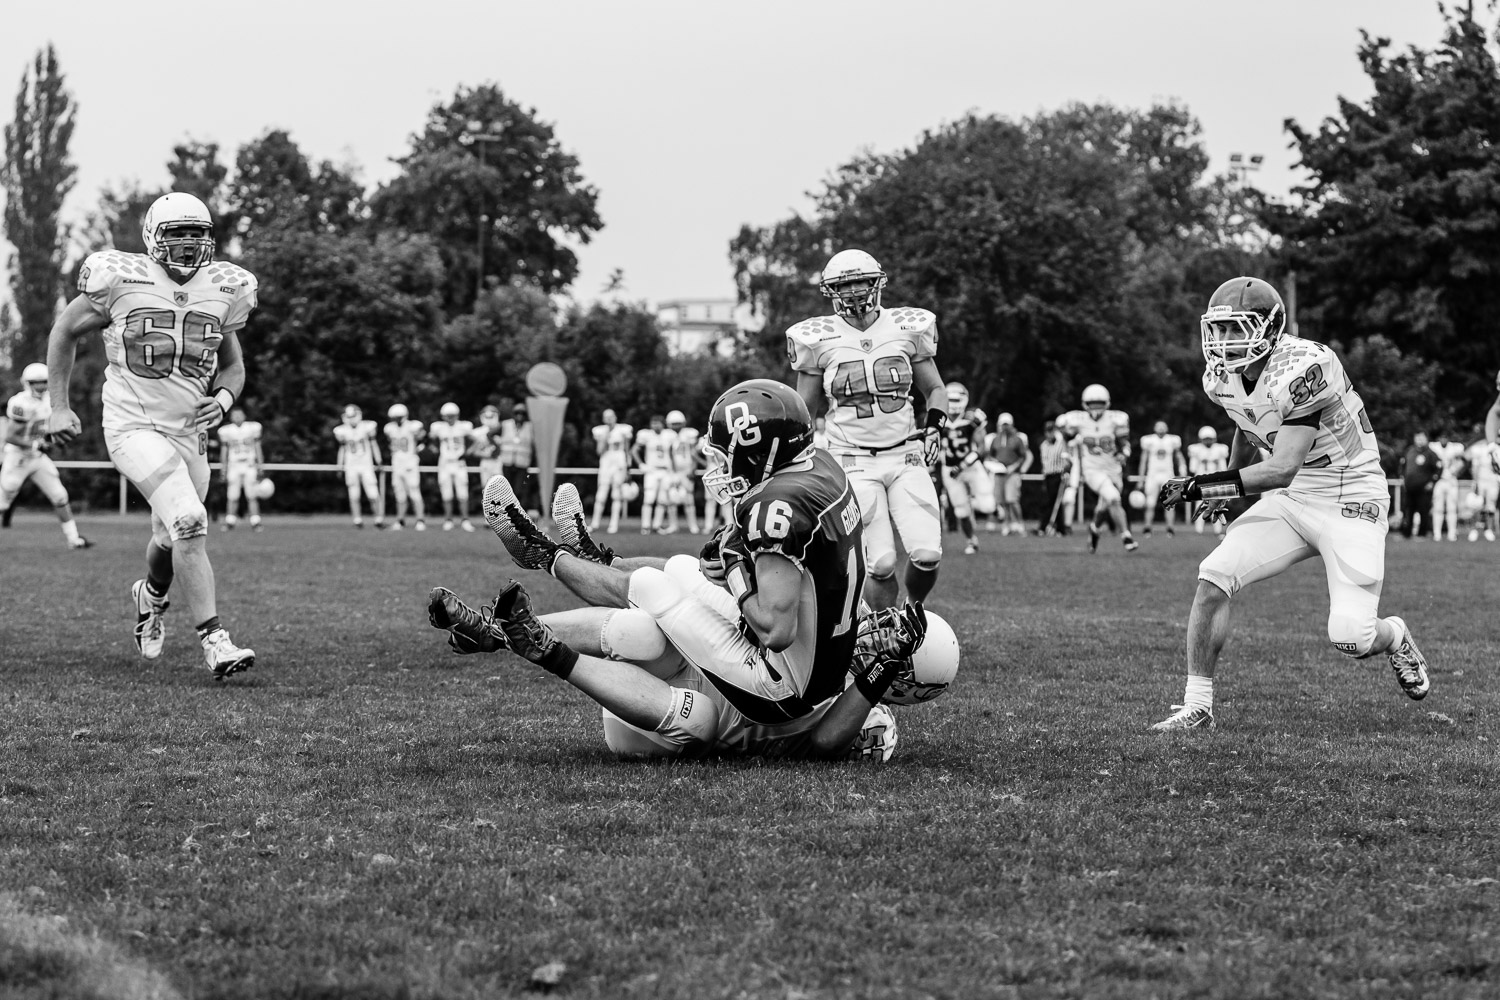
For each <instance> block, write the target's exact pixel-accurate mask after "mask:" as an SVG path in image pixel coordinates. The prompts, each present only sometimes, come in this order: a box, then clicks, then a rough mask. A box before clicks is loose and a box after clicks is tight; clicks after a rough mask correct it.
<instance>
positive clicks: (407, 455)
mask: <svg viewBox="0 0 1500 1000" xmlns="http://www.w3.org/2000/svg"><path fill="white" fill-rule="evenodd" d="M385 415H386V419H387V420H388V421H389V423H387V424H386V425H385V440H386V444H388V445H389V446H390V449H391V493H392V494H393V495H394V496H395V498H396V523H394V524H392V525H391V530H392V531H400V530H401V529H402V528H404V527H406V505H407V504H408V503H410V504H411V512H412V514H413V515H414V516H415V517H416V521H417V524H416V528H417V530H418V531H426V530H427V510H426V507H425V506H424V504H423V502H422V458H421V455H420V454H419V453H420V452H421V450H422V439H423V438H425V437H427V428H425V427H423V426H422V422H421V421H420V420H413V419H412V418H411V411H410V410H408V409H407V408H406V404H404V403H395V404H393V405H392V406H391V408H390V409H388V410H386V411H385Z"/></svg>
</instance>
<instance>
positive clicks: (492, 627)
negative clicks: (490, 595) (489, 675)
mask: <svg viewBox="0 0 1500 1000" xmlns="http://www.w3.org/2000/svg"><path fill="white" fill-rule="evenodd" d="M427 620H428V621H429V622H431V623H432V627H433V628H440V629H446V630H447V632H448V645H449V647H451V648H452V650H453V651H454V652H455V653H458V654H459V655H467V654H469V653H497V652H499V651H500V650H502V649H505V648H507V646H508V643H507V642H506V640H505V633H504V632H503V631H501V630H500V627H499V626H498V625H496V624H495V620H494V617H493V614H492V609H490V608H484V609H482V610H480V611H475V610H474V609H473V608H471V607H469V606H468V605H467V604H465V603H464V602H463V600H462V599H461V598H460V597H459V596H458V595H457V594H455V593H454V592H453V591H451V590H449V589H448V588H447V587H433V588H432V593H430V594H428V595H427Z"/></svg>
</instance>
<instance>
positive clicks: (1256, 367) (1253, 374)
mask: <svg viewBox="0 0 1500 1000" xmlns="http://www.w3.org/2000/svg"><path fill="white" fill-rule="evenodd" d="M1269 360H1270V359H1269V358H1261V359H1260V360H1259V361H1257V362H1255V364H1253V365H1251V366H1250V367H1248V368H1246V369H1245V370H1244V371H1242V372H1240V381H1242V382H1244V383H1245V391H1246V392H1250V391H1251V390H1253V389H1254V388H1255V386H1256V384H1257V383H1259V382H1260V375H1261V372H1263V371H1265V370H1266V362H1267V361H1269Z"/></svg>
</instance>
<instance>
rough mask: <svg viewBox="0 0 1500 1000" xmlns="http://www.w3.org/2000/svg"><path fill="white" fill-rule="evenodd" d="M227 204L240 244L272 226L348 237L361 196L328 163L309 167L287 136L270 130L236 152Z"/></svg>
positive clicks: (357, 217)
mask: <svg viewBox="0 0 1500 1000" xmlns="http://www.w3.org/2000/svg"><path fill="white" fill-rule="evenodd" d="M227 199H228V201H229V203H230V204H231V205H232V206H234V213H235V216H236V218H237V220H238V231H239V235H240V237H241V238H242V239H244V240H246V241H253V240H254V238H255V234H256V232H257V230H259V229H261V228H264V227H265V226H267V225H271V224H281V225H290V226H294V227H298V228H304V229H309V230H319V231H323V232H335V233H339V232H349V231H350V230H352V229H354V228H355V227H356V226H357V225H358V224H359V220H360V215H361V213H362V211H363V206H364V191H363V189H362V188H361V187H360V185H359V182H358V181H356V180H355V179H354V178H353V177H352V176H351V175H350V174H348V173H347V172H345V171H343V170H340V169H339V168H338V167H335V166H334V165H333V164H332V163H329V162H328V161H326V160H325V161H323V162H322V163H319V164H316V165H315V164H313V163H312V162H311V161H309V160H308V159H307V157H306V156H305V155H304V154H303V152H302V150H301V149H300V148H299V147H298V146H297V144H296V143H295V142H293V141H292V138H291V136H289V135H288V134H287V133H286V132H285V131H282V130H281V129H271V130H269V131H267V132H266V133H265V134H264V135H262V136H260V137H259V138H257V139H253V140H251V141H250V142H248V143H246V144H245V145H243V146H241V147H240V151H239V154H238V155H237V156H236V157H235V171H234V180H233V181H232V182H231V183H230V185H229V189H228V194H227Z"/></svg>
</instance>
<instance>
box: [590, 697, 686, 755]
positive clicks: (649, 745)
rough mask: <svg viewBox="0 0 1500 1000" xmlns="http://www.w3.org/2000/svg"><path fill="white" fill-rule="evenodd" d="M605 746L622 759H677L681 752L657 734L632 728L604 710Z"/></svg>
mask: <svg viewBox="0 0 1500 1000" xmlns="http://www.w3.org/2000/svg"><path fill="white" fill-rule="evenodd" d="M603 712H604V745H605V746H607V747H609V749H610V752H611V753H614V754H616V755H617V756H620V757H677V756H680V751H678V750H677V748H676V747H673V746H672V745H671V744H669V743H667V742H666V741H665V740H663V739H662V738H661V737H660V736H657V735H656V734H655V733H648V732H646V731H645V730H644V729H640V728H638V727H636V726H632V725H631V724H630V723H628V722H626V721H625V720H624V719H622V718H620V717H619V716H618V715H615V714H614V713H613V712H611V711H610V710H609V709H607V708H606V709H604V710H603Z"/></svg>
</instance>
